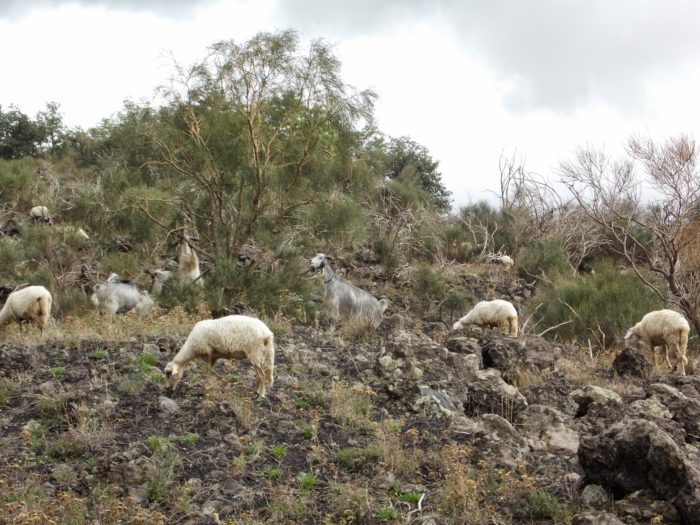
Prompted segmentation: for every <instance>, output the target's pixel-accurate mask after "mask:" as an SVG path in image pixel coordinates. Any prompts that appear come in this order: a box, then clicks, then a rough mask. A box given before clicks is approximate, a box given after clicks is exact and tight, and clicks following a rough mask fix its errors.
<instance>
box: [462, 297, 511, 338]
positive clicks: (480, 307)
mask: <svg viewBox="0 0 700 525" xmlns="http://www.w3.org/2000/svg"><path fill="white" fill-rule="evenodd" d="M470 324H475V325H478V326H480V327H482V328H484V327H489V328H494V327H498V328H499V329H500V330H501V332H503V333H507V334H508V335H512V336H514V337H517V335H518V312H517V311H516V310H515V307H514V306H513V305H512V304H511V303H510V302H508V301H504V300H503V299H494V300H493V301H481V302H478V303H476V305H474V308H472V309H471V310H469V312H467V315H465V316H464V317H462V318H461V319H460V320H459V321H457V322H456V323H455V324H454V325H453V326H452V329H453V330H459V329H460V328H462V327H464V326H467V325H470Z"/></svg>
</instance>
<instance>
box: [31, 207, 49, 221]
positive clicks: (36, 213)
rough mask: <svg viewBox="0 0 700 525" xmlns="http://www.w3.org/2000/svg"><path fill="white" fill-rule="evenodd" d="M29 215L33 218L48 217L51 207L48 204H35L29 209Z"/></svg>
mask: <svg viewBox="0 0 700 525" xmlns="http://www.w3.org/2000/svg"><path fill="white" fill-rule="evenodd" d="M29 216H30V217H31V218H32V219H48V218H49V209H48V208H47V207H46V206H34V207H33V208H32V209H31V210H29Z"/></svg>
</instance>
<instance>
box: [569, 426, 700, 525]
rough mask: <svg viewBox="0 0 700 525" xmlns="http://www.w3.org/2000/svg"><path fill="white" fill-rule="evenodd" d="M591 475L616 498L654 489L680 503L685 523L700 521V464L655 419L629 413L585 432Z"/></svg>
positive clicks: (582, 453)
mask: <svg viewBox="0 0 700 525" xmlns="http://www.w3.org/2000/svg"><path fill="white" fill-rule="evenodd" d="M578 456H579V462H580V464H581V466H582V467H583V469H584V472H585V473H586V478H587V479H588V480H590V481H592V482H594V483H597V484H599V485H602V486H603V487H605V488H606V489H607V490H609V491H611V492H612V493H613V495H614V496H615V498H616V499H621V498H623V497H624V496H626V495H628V494H631V493H633V492H636V491H639V490H644V489H650V490H653V491H654V492H655V493H656V494H658V495H659V496H661V498H662V499H666V500H669V502H672V503H673V505H675V507H676V509H677V510H678V513H679V514H680V516H681V517H682V519H683V520H684V522H685V523H687V524H689V525H700V464H698V462H697V460H696V456H694V455H691V454H689V453H688V452H686V450H685V447H682V446H681V445H679V444H678V443H677V442H676V441H674V439H673V438H672V437H671V435H669V434H668V433H667V432H665V431H664V430H663V429H662V428H661V427H659V425H657V424H656V423H654V422H653V421H648V420H644V419H639V418H630V419H623V420H622V421H619V422H618V423H615V424H613V425H612V426H610V427H609V428H607V429H606V430H604V431H602V432H599V433H593V434H591V433H588V434H584V435H582V436H581V444H580V446H579V450H578Z"/></svg>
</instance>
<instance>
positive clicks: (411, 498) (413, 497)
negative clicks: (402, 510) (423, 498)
mask: <svg viewBox="0 0 700 525" xmlns="http://www.w3.org/2000/svg"><path fill="white" fill-rule="evenodd" d="M399 501H404V502H406V503H412V504H413V505H417V504H418V502H419V501H420V494H418V493H417V492H412V491H410V490H409V491H406V492H401V493H400V494H399Z"/></svg>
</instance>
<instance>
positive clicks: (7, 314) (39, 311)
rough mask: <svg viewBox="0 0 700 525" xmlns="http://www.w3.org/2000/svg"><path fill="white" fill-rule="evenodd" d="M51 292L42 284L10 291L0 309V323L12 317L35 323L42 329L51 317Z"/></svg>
mask: <svg viewBox="0 0 700 525" xmlns="http://www.w3.org/2000/svg"><path fill="white" fill-rule="evenodd" d="M52 301H53V300H52V298H51V293H50V292H49V291H48V290H47V289H46V288H44V287H43V286H28V287H26V288H22V289H21V290H17V291H15V292H12V293H11V294H10V295H9V296H8V297H7V301H5V306H3V307H2V310H0V324H4V323H7V322H8V321H11V320H13V319H16V320H27V321H33V322H35V323H37V324H38V325H39V326H40V327H41V329H42V331H43V330H44V329H45V328H46V327H47V326H48V325H49V317H51V303H52Z"/></svg>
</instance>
